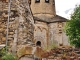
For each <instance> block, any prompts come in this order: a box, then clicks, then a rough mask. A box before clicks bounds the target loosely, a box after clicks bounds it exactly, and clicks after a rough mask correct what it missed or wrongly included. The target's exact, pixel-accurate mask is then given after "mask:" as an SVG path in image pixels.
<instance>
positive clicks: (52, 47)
mask: <svg viewBox="0 0 80 60" xmlns="http://www.w3.org/2000/svg"><path fill="white" fill-rule="evenodd" d="M57 47H58V45H57V44H56V43H51V44H50V45H49V46H48V47H47V46H46V47H45V48H44V49H43V50H44V51H47V50H51V49H54V48H57Z"/></svg>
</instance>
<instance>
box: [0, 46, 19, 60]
mask: <svg viewBox="0 0 80 60" xmlns="http://www.w3.org/2000/svg"><path fill="white" fill-rule="evenodd" d="M0 60H18V58H17V57H16V56H14V55H13V54H12V53H9V52H6V48H5V47H4V48H2V49H1V50H0Z"/></svg>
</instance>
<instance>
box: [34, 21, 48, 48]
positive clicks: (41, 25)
mask: <svg viewBox="0 0 80 60" xmlns="http://www.w3.org/2000/svg"><path fill="white" fill-rule="evenodd" d="M38 41H40V42H41V47H42V48H45V47H47V46H48V26H47V23H45V22H40V21H35V28H34V43H35V44H36V43H37V42H38Z"/></svg>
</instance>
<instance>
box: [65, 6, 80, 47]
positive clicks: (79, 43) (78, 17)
mask: <svg viewBox="0 0 80 60" xmlns="http://www.w3.org/2000/svg"><path fill="white" fill-rule="evenodd" d="M65 32H66V35H67V36H68V37H69V42H70V44H71V45H73V46H75V47H80V5H79V6H76V8H75V9H74V13H73V14H72V15H71V19H70V20H68V21H67V23H66V26H65Z"/></svg>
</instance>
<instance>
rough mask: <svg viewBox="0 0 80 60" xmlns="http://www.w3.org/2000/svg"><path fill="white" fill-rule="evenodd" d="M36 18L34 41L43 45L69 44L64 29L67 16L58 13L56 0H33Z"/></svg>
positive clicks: (33, 12) (34, 16)
mask: <svg viewBox="0 0 80 60" xmlns="http://www.w3.org/2000/svg"><path fill="white" fill-rule="evenodd" d="M30 7H31V11H32V14H33V18H34V26H35V28H34V42H35V44H37V43H40V44H41V46H42V47H44V46H50V45H51V44H55V43H56V44H57V45H69V44H68V38H67V36H66V34H65V33H64V31H63V28H64V25H65V22H66V21H67V19H66V18H64V17H61V16H59V15H57V14H56V9H55V0H31V4H30Z"/></svg>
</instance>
